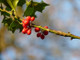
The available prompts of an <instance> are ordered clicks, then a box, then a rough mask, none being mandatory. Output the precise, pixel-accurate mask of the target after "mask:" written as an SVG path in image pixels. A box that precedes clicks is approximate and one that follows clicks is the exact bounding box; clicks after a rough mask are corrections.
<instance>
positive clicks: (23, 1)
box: [18, 0, 26, 6]
mask: <svg viewBox="0 0 80 60" xmlns="http://www.w3.org/2000/svg"><path fill="white" fill-rule="evenodd" d="M25 3H26V1H25V0H19V3H18V6H23V4H25Z"/></svg>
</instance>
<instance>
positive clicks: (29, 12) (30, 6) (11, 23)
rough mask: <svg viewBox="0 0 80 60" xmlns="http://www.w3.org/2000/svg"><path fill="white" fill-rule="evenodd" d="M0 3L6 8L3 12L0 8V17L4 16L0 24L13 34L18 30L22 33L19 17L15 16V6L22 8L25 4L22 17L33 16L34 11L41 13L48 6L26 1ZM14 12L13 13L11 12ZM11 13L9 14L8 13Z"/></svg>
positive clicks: (1, 0) (10, 0) (42, 3)
mask: <svg viewBox="0 0 80 60" xmlns="http://www.w3.org/2000/svg"><path fill="white" fill-rule="evenodd" d="M0 3H3V4H4V5H5V6H6V9H5V10H3V9H2V6H1V7H0V12H1V15H3V16H4V19H3V21H2V23H4V25H7V26H8V29H9V30H10V31H12V32H13V33H14V32H15V30H16V29H19V30H20V32H21V31H22V28H23V27H22V25H21V22H22V21H21V19H20V17H19V16H16V11H15V9H16V7H17V6H21V7H22V6H23V4H25V3H26V10H25V12H24V14H23V16H35V17H36V15H35V13H36V11H38V12H42V11H43V10H44V8H45V7H46V6H48V4H46V3H45V2H43V1H42V2H40V3H39V2H33V1H32V0H31V1H27V0H0ZM13 10H14V11H13ZM8 11H11V12H8ZM13 14H14V15H13Z"/></svg>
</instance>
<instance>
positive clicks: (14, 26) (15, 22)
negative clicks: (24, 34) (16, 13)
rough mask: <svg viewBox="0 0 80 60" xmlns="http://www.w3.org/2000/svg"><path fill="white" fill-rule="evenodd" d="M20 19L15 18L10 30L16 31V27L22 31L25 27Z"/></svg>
mask: <svg viewBox="0 0 80 60" xmlns="http://www.w3.org/2000/svg"><path fill="white" fill-rule="evenodd" d="M18 21H19V20H18V19H17V20H14V21H13V22H12V23H11V24H10V26H9V30H10V31H12V32H13V33H14V32H15V30H16V29H20V32H21V31H22V29H23V27H22V25H21V24H19V22H18Z"/></svg>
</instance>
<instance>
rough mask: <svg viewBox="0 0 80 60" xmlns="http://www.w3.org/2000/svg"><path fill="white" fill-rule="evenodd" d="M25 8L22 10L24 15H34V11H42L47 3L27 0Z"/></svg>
mask: <svg viewBox="0 0 80 60" xmlns="http://www.w3.org/2000/svg"><path fill="white" fill-rule="evenodd" d="M26 5H27V7H26V10H25V12H24V16H36V15H35V13H36V11H39V12H42V11H43V10H44V9H45V7H46V6H48V5H49V4H47V3H45V2H43V1H42V2H40V3H39V2H33V1H27V2H26Z"/></svg>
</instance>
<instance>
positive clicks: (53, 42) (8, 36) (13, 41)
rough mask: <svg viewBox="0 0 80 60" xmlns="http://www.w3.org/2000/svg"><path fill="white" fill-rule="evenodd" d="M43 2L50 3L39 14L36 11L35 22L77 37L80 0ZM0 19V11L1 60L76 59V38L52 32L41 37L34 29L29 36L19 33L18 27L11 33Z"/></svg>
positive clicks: (79, 57) (79, 51) (79, 52)
mask: <svg viewBox="0 0 80 60" xmlns="http://www.w3.org/2000/svg"><path fill="white" fill-rule="evenodd" d="M34 1H37V2H40V1H41V0H34ZM44 1H45V2H46V3H48V4H50V6H48V7H46V8H45V10H44V11H43V13H40V12H36V15H37V18H36V20H35V21H34V23H35V24H37V25H42V26H45V25H47V26H49V28H50V29H55V30H60V31H63V32H66V33H67V32H71V33H72V34H75V35H77V36H80V0H44ZM23 9H24V6H23ZM20 11H22V10H20ZM2 19H3V16H1V14H0V59H1V60H80V40H78V39H74V40H70V38H69V37H62V36H58V35H55V34H52V33H49V35H47V36H46V38H45V39H44V40H41V39H40V38H37V37H36V34H37V33H35V32H34V29H33V31H32V34H31V35H30V36H28V35H24V34H22V33H19V30H16V32H15V33H14V34H13V33H12V32H10V31H8V29H7V28H6V27H4V25H3V24H2V23H1V22H2Z"/></svg>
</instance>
